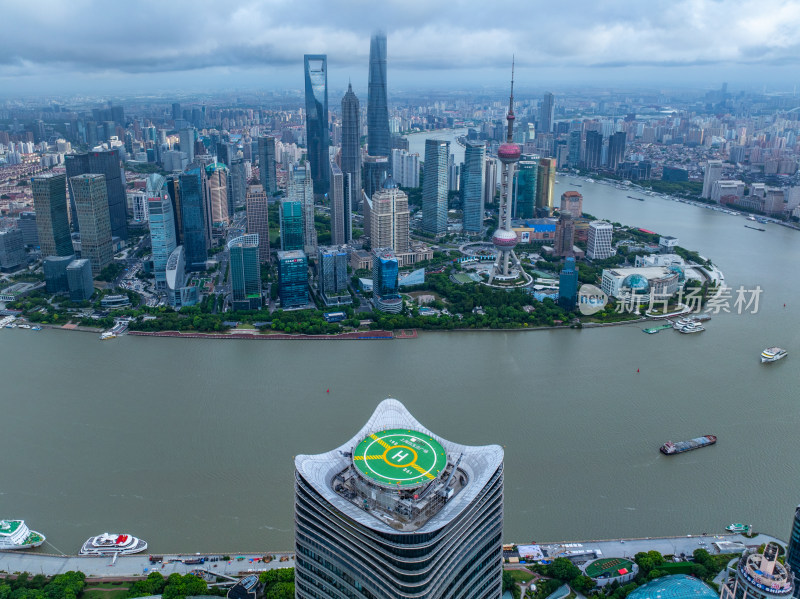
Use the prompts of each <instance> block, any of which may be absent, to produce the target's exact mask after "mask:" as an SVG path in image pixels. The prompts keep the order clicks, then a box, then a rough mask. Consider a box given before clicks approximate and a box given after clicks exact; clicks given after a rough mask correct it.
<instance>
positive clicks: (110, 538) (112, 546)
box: [78, 532, 147, 555]
mask: <svg viewBox="0 0 800 599" xmlns="http://www.w3.org/2000/svg"><path fill="white" fill-rule="evenodd" d="M145 549H147V543H146V542H145V541H143V540H142V539H137V538H136V537H134V536H133V535H125V534H114V533H107V532H104V533H103V534H101V535H97V536H96V537H89V538H88V539H87V540H86V542H85V543H84V544H83V547H81V550H80V551H79V552H78V555H114V554H115V553H117V554H119V555H128V554H131V553H139V552H141V551H144V550H145Z"/></svg>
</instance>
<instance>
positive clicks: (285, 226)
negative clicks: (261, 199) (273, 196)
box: [280, 200, 304, 252]
mask: <svg viewBox="0 0 800 599" xmlns="http://www.w3.org/2000/svg"><path fill="white" fill-rule="evenodd" d="M280 223H281V249H282V250H283V251H287V252H288V251H292V250H302V249H303V247H304V244H303V204H302V203H301V202H298V201H297V200H283V201H281V205H280Z"/></svg>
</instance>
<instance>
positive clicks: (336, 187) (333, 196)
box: [328, 160, 353, 245]
mask: <svg viewBox="0 0 800 599" xmlns="http://www.w3.org/2000/svg"><path fill="white" fill-rule="evenodd" d="M330 167H331V175H330V179H331V191H330V194H328V199H329V200H330V209H331V241H332V242H333V243H334V245H344V244H346V243H349V242H350V239H348V238H347V232H348V231H352V230H353V229H352V225H351V226H349V227H348V226H346V225H345V220H350V219H351V218H352V212H350V211H349V210H345V199H344V195H345V190H346V186H345V184H344V173H342V169H341V168H339V165H338V164H336V162H335V161H333V160H331V162H330Z"/></svg>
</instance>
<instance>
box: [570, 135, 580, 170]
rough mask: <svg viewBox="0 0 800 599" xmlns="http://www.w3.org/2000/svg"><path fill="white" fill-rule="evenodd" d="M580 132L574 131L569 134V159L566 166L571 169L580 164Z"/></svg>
mask: <svg viewBox="0 0 800 599" xmlns="http://www.w3.org/2000/svg"><path fill="white" fill-rule="evenodd" d="M581 136H582V134H581V131H580V130H579V129H576V130H575V131H570V132H569V157H568V158H567V164H568V165H569V166H571V167H573V168H576V167H578V166H580V164H581Z"/></svg>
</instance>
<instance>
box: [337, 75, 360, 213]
mask: <svg viewBox="0 0 800 599" xmlns="http://www.w3.org/2000/svg"><path fill="white" fill-rule="evenodd" d="M360 131H361V121H360V106H359V102H358V98H357V97H356V95H355V94H354V93H353V87H352V86H351V85H349V84H348V86H347V93H346V94H345V95H344V97H343V98H342V161H341V168H342V173H343V174H344V175H345V177H344V179H345V181H346V180H347V175H348V174H349V175H350V183H351V184H350V203H351V205H352V202H353V200H355V201H356V202H358V201H359V199H360V198H361V143H360V140H361V133H360Z"/></svg>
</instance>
